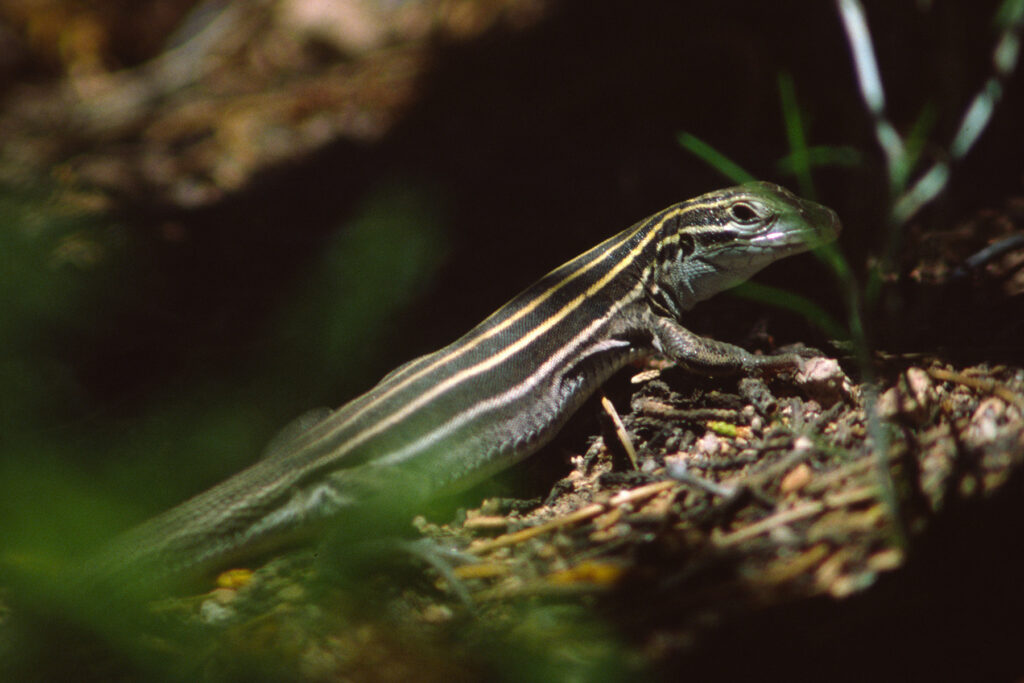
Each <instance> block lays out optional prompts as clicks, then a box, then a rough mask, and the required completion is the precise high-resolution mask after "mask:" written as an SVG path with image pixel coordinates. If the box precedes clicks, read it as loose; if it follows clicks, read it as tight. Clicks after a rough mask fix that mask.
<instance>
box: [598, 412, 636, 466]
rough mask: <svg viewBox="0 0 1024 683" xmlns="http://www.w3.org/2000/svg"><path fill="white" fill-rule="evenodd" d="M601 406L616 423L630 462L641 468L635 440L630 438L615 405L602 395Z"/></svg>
mask: <svg viewBox="0 0 1024 683" xmlns="http://www.w3.org/2000/svg"><path fill="white" fill-rule="evenodd" d="M601 407H602V408H604V412H606V413H608V417H610V418H611V419H612V424H613V425H615V436H617V437H618V438H619V443H621V444H622V447H623V448H625V449H626V455H628V456H629V462H631V463H632V464H633V469H634V470H639V469H640V466H639V465H638V464H637V462H636V449H635V448H633V440H632V439H630V438H629V433H628V432H626V425H624V424H622V418H621V417H619V412H618V411H617V410H615V406H614V405H612V402H611V401H609V400H608V397H607V396H602V397H601Z"/></svg>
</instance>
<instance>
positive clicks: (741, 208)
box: [656, 182, 841, 310]
mask: <svg viewBox="0 0 1024 683" xmlns="http://www.w3.org/2000/svg"><path fill="white" fill-rule="evenodd" d="M673 210H674V212H675V216H674V220H668V221H666V222H665V226H664V230H665V231H666V232H665V235H664V237H663V239H662V253H661V255H660V257H659V267H658V276H657V283H656V284H657V286H658V288H659V289H660V290H661V291H663V292H665V293H668V294H669V296H670V298H671V299H673V303H674V304H675V306H676V307H678V309H680V310H689V309H690V308H692V307H693V305H694V304H696V303H697V302H698V301H703V300H704V299H707V298H709V297H711V296H714V295H715V294H717V293H718V292H720V291H722V290H725V289H728V288H730V287H733V286H735V285H737V284H739V283H740V282H743V281H744V280H746V279H747V278H749V277H750V276H752V275H753V274H754V273H756V272H757V271H759V270H761V269H762V268H764V267H765V266H767V265H769V264H771V263H773V262H775V261H777V260H779V259H781V258H784V257H786V256H790V255H792V254H798V253H800V252H803V251H807V250H808V249H813V248H814V247H817V246H820V245H822V244H826V243H828V242H831V241H833V240H834V239H835V238H836V237H837V236H838V234H839V231H840V229H841V225H840V223H839V217H838V216H836V213H835V212H834V211H833V210H832V209H829V208H828V207H825V206H822V205H821V204H817V203H815V202H812V201H808V200H806V199H801V198H800V197H797V196H796V195H794V194H793V193H792V192H790V191H789V190H787V189H785V188H784V187H780V186H778V185H774V184H772V183H766V182H753V183H747V184H745V185H738V186H736V187H730V188H727V189H724V190H718V191H717V192H710V193H708V194H705V195H701V196H700V197H697V198H695V199H691V200H689V201H686V202H683V203H681V204H677V205H676V206H675V207H673Z"/></svg>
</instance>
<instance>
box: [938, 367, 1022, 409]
mask: <svg viewBox="0 0 1024 683" xmlns="http://www.w3.org/2000/svg"><path fill="white" fill-rule="evenodd" d="M928 375H929V376H930V377H931V378H932V379H934V380H937V381H939V382H953V383H955V384H962V385H963V386H965V387H968V388H970V389H974V390H975V391H980V392H984V393H987V394H992V395H993V396H995V397H997V398H999V399H1002V400H1003V401H1006V402H1007V403H1011V404H1013V405H1015V406H1017V408H1018V409H1020V410H1021V411H1024V397H1022V396H1021V395H1020V394H1018V393H1017V392H1015V391H1014V390H1013V389H1011V388H1010V387H1008V386H1006V385H1005V384H1003V383H1002V382H999V381H997V380H994V379H992V378H991V377H968V376H967V375H964V374H962V373H959V372H953V371H951V370H944V369H943V368H929V369H928Z"/></svg>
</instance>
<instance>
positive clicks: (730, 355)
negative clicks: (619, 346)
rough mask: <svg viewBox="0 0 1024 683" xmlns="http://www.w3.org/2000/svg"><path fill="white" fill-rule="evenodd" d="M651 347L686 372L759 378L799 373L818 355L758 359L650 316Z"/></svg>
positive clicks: (736, 347) (778, 355) (666, 319)
mask: <svg viewBox="0 0 1024 683" xmlns="http://www.w3.org/2000/svg"><path fill="white" fill-rule="evenodd" d="M650 330H651V332H652V333H653V335H654V346H655V348H656V349H658V350H659V351H661V352H662V353H664V354H665V355H667V356H668V357H669V358H671V359H672V360H674V361H676V362H677V363H679V364H681V365H683V366H684V367H686V368H687V369H689V370H691V371H693V372H697V373H700V374H705V375H733V374H736V373H744V374H749V375H759V374H764V373H766V372H768V373H773V372H781V371H785V370H799V369H800V367H801V364H802V362H803V361H804V360H805V359H806V358H808V357H811V356H816V355H818V354H816V353H814V352H809V353H808V355H807V356H805V355H803V354H800V353H779V354H772V355H766V356H759V355H755V354H753V353H750V352H749V351H747V350H746V349H743V348H740V347H739V346H735V345H733V344H727V343H726V342H720V341H716V340H714V339H709V338H707V337H702V336H700V335H698V334H694V333H693V332H690V331H689V330H688V329H686V328H685V327H683V326H682V325H680V324H679V323H678V322H676V321H675V320H672V319H671V318H666V317H663V316H658V315H653V314H652V315H651V320H650Z"/></svg>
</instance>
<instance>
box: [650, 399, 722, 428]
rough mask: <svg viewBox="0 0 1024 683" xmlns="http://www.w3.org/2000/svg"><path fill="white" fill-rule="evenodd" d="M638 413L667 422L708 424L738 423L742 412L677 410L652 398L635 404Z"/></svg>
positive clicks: (709, 409)
mask: <svg viewBox="0 0 1024 683" xmlns="http://www.w3.org/2000/svg"><path fill="white" fill-rule="evenodd" d="M635 406H636V409H637V411H639V412H640V413H643V414H644V415H645V416H647V417H659V418H662V419H665V420H686V421H689V422H706V421H708V420H722V421H727V422H738V421H739V417H740V411H738V410H732V409H731V408H675V407H673V406H671V405H669V404H668V403H664V402H662V401H658V400H655V399H652V398H643V399H640V400H638V401H637V402H636V403H635Z"/></svg>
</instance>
